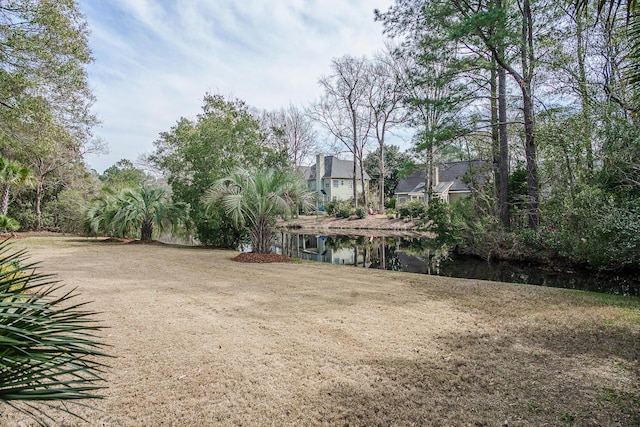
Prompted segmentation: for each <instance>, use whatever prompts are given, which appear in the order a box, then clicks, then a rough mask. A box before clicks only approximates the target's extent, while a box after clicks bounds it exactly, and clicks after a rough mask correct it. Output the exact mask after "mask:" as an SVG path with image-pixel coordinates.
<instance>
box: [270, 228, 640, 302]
mask: <svg viewBox="0 0 640 427" xmlns="http://www.w3.org/2000/svg"><path fill="white" fill-rule="evenodd" d="M275 250H276V252H277V253H281V254H283V255H287V256H289V257H292V258H299V259H305V260H311V261H320V262H326V263H332V264H345V265H352V266H354V267H360V268H379V269H386V270H395V271H406V272H411V273H421V274H432V275H440V276H448V277H459V278H466V279H480V280H492V281H499V282H510V283H526V284H530V285H540V286H552V287H559V288H569V289H580V290H586V291H594V292H604V293H611V294H620V295H640V277H638V275H637V274H636V275H631V274H616V273H611V272H608V273H606V274H595V273H594V272H592V271H587V270H577V269H573V270H565V271H553V270H550V269H545V268H543V267H541V266H538V265H531V264H527V263H516V262H488V261H486V260H483V259H480V258H477V257H471V256H456V255H450V254H449V253H448V252H447V251H442V250H440V249H435V248H433V247H431V246H429V243H428V241H427V240H426V239H424V238H420V237H374V236H368V237H365V236H348V235H327V236H325V235H319V234H297V233H291V232H283V233H280V236H279V239H278V243H277V244H276V247H275Z"/></svg>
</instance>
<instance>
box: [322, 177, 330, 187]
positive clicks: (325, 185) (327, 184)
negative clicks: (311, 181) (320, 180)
mask: <svg viewBox="0 0 640 427" xmlns="http://www.w3.org/2000/svg"><path fill="white" fill-rule="evenodd" d="M330 186H331V184H330V183H329V180H328V179H327V180H326V181H325V182H324V188H329V187H330Z"/></svg>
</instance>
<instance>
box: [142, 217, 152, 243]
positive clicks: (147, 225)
mask: <svg viewBox="0 0 640 427" xmlns="http://www.w3.org/2000/svg"><path fill="white" fill-rule="evenodd" d="M152 235H153V221H151V220H148V219H145V220H144V221H142V227H141V229H140V240H144V241H148V240H151V236H152Z"/></svg>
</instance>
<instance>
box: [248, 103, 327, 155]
mask: <svg viewBox="0 0 640 427" xmlns="http://www.w3.org/2000/svg"><path fill="white" fill-rule="evenodd" d="M260 121H261V122H262V124H263V126H264V127H266V128H267V131H268V144H269V145H270V146H271V147H272V148H273V149H275V150H276V151H280V152H285V153H286V155H287V158H288V159H289V162H290V163H291V164H293V165H294V166H302V165H303V164H305V163H306V161H307V160H309V158H310V157H311V156H312V155H313V154H314V152H315V151H316V147H317V145H318V135H317V132H316V130H315V129H314V127H313V122H312V121H311V119H310V117H309V116H308V115H307V114H306V113H305V112H304V111H302V110H300V109H299V108H298V107H296V106H295V105H293V104H289V107H287V108H281V109H280V110H276V111H265V112H263V114H262V117H261V118H260Z"/></svg>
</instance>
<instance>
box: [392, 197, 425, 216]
mask: <svg viewBox="0 0 640 427" xmlns="http://www.w3.org/2000/svg"><path fill="white" fill-rule="evenodd" d="M398 213H399V214H400V217H401V218H424V217H425V215H426V213H427V205H425V204H424V202H422V201H420V200H412V201H410V202H407V203H403V204H401V205H400V206H398Z"/></svg>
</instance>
